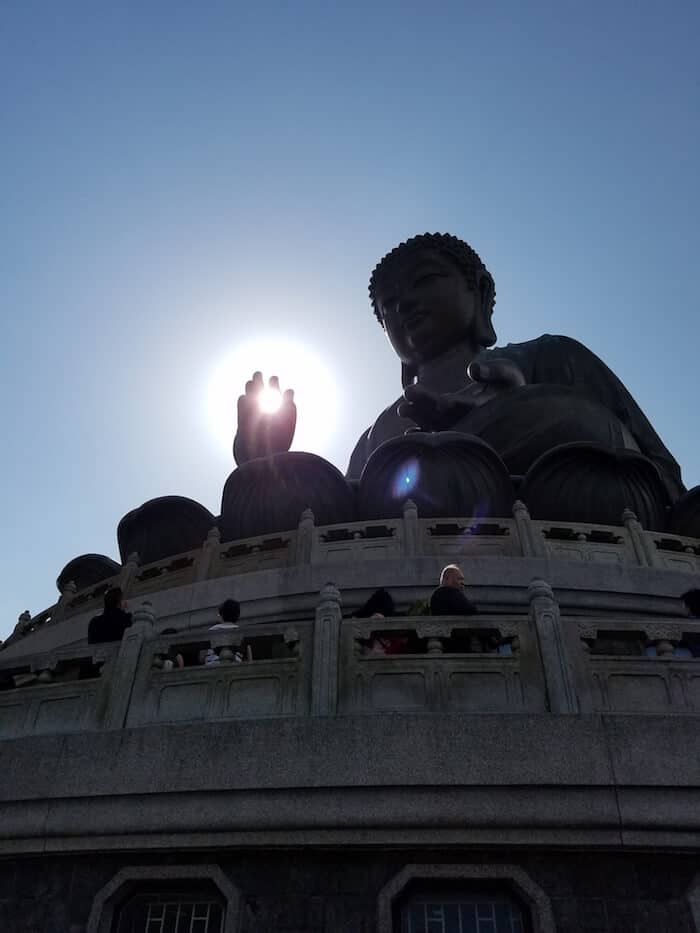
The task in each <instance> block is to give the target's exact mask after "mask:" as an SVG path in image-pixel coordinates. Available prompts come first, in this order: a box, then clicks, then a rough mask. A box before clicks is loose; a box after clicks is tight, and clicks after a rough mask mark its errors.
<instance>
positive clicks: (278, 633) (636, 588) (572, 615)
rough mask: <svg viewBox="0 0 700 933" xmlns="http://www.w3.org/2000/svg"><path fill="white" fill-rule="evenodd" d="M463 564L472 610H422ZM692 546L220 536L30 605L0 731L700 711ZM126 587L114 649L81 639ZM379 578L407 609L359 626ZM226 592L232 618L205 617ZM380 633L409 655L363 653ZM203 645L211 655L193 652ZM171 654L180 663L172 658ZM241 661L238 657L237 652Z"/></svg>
mask: <svg viewBox="0 0 700 933" xmlns="http://www.w3.org/2000/svg"><path fill="white" fill-rule="evenodd" d="M454 561H458V562H459V563H460V565H461V566H462V567H463V569H464V571H465V575H466V578H467V582H468V585H469V593H470V597H471V599H472V600H473V601H474V602H475V603H476V605H477V607H478V610H479V612H478V614H477V615H476V616H473V617H469V618H464V619H463V618H460V617H455V616H451V617H444V618H438V617H434V616H426V615H417V614H412V612H415V606H416V604H417V603H420V601H422V600H425V599H426V598H427V597H428V596H429V594H430V592H431V590H432V589H433V587H434V586H435V585H436V581H437V578H438V575H439V572H440V569H441V567H442V566H443V565H444V564H446V563H450V562H454ZM698 572H700V540H698V539H693V538H684V537H680V536H678V535H670V534H666V533H661V532H650V531H646V530H644V529H643V528H642V527H641V525H640V523H639V522H638V520H637V519H636V517H635V515H634V514H633V513H631V512H629V511H626V512H625V513H624V515H623V516H622V519H621V524H620V525H619V526H618V525H615V526H612V525H605V526H603V525H583V524H567V523H563V522H550V521H535V520H533V519H531V517H530V515H529V514H528V511H527V508H526V507H525V506H524V505H523V503H521V502H516V503H515V505H514V508H513V514H512V516H511V517H509V518H503V519H497V518H489V519H485V520H477V519H473V518H454V519H424V518H420V517H419V515H418V513H417V510H416V508H415V506H414V505H413V503H412V502H410V501H409V502H407V503H406V505H405V507H404V509H403V515H402V517H401V518H398V519H387V520H382V521H363V522H354V523H350V524H336V525H327V526H316V525H315V523H314V517H313V514H312V513H311V512H310V511H308V510H307V511H306V512H304V513H303V514H302V516H301V518H300V520H299V524H298V527H297V528H296V530H293V531H289V532H284V533H279V534H274V535H264V536H258V537H255V538H247V539H245V540H238V541H233V542H226V543H222V542H221V541H220V539H219V532H218V530H217V529H216V528H213V529H212V530H211V531H210V532H209V534H208V535H207V538H206V540H205V541H204V542H203V544H202V546H201V547H200V548H198V549H196V550H191V551H188V552H186V553H182V554H177V555H174V556H169V557H168V558H166V559H163V560H161V561H157V562H154V563H151V564H147V565H141V564H140V563H139V558H138V555H136V554H132V555H130V557H129V558H128V560H127V561H126V562H125V563H124V565H123V566H121V567H120V568H119V572H118V573H116V574H115V575H114V576H112V577H110V578H108V579H104V580H101V581H100V582H99V583H98V584H96V585H92V586H90V587H87V588H84V589H82V590H81V591H76V587H75V584H74V583H73V582H72V581H70V580H68V581H66V582H65V583H64V584H63V591H62V593H61V597H60V599H59V600H58V602H57V603H56V605H55V606H53V607H51V608H50V609H47V610H45V611H44V612H41V613H39V614H37V615H35V616H33V617H29V616H28V614H23V616H22V617H20V621H19V623H18V626H17V629H16V630H15V633H14V634H13V635H12V636H11V637H10V638H9V639H8V640H7V642H5V644H4V646H3V648H2V650H1V651H0V676H1V677H2V684H3V690H2V691H1V692H0V737H3V738H13V737H20V736H23V735H31V734H41V733H51V732H74V731H86V730H99V729H105V728H122V727H125V726H137V725H146V724H150V723H166V722H187V721H193V720H201V719H250V718H255V719H258V718H270V717H285V716H286V717H288V716H309V715H326V716H327V715H336V714H357V713H359V714H362V713H366V714H371V713H386V712H416V711H418V712H427V713H436V714H437V713H443V714H444V713H450V712H462V713H469V712H472V713H499V712H500V713H506V712H523V713H547V712H553V713H587V712H590V713H595V712H617V713H626V712H634V713H645V712H646V713H666V714H692V713H698V712H700V659H698V658H697V657H694V656H693V652H692V651H690V650H688V648H687V645H688V644H689V643H693V644H694V643H696V639H698V638H700V622H699V621H696V620H694V619H690V618H688V616H687V613H686V610H685V607H684V604H683V603H682V601H681V600H680V598H679V597H680V595H681V594H682V593H684V592H686V591H687V590H689V589H691V588H692V587H693V586H694V583H695V581H696V580H697V575H698ZM115 584H118V585H120V586H121V587H122V589H123V591H124V594H125V596H126V597H127V598H128V600H129V602H130V607H131V609H132V611H133V612H134V624H133V626H132V627H131V628H130V629H129V630H127V632H126V634H125V636H124V638H123V640H122V642H121V643H116V644H107V645H88V644H87V625H88V622H89V619H90V618H91V617H92V616H93V615H95V614H97V613H98V612H99V611H100V609H101V605H102V596H103V593H104V591H105V590H106V588H107V587H108V586H110V585H115ZM378 587H385V588H387V589H389V590H390V591H391V593H392V595H393V597H394V600H395V603H396V606H397V611H398V615H396V616H393V617H391V618H390V619H358V618H353V617H352V614H353V612H354V611H356V610H357V609H358V607H359V606H361V605H362V604H363V603H364V602H365V601H366V599H367V598H368V596H369V595H370V594H371V593H372V592H373V591H374V590H375V589H376V588H378ZM230 596H235V598H237V599H238V600H239V601H240V603H241V609H242V612H241V621H240V626H239V627H238V628H236V629H230V630H222V629H212V628H211V627H212V626H213V625H214V624H215V623H216V622H217V621H218V619H217V616H216V607H217V606H218V605H219V604H220V602H222V601H223V599H225V598H227V597H230ZM377 632H380V633H389V634H391V633H394V634H396V635H400V636H401V638H402V639H404V642H405V644H406V646H407V647H406V650H405V651H402V652H401V653H397V654H392V655H380V654H376V653H374V652H373V651H372V650H370V646H371V644H372V640H373V638H374V636H375V634H376V633H377ZM209 649H210V657H211V656H212V652H213V654H214V655H216V658H215V663H214V664H211V665H203V664H201V663H200V662H201V659H202V653H203V652H206V651H207V650H209ZM177 655H180V656H181V657H182V658H183V659H184V666H183V667H178V666H177V665H175V666H173V665H172V663H169V660H170V659H172V658H173V657H175V656H177ZM240 657H242V658H243V661H242V663H241V662H238V661H237V659H238V658H240Z"/></svg>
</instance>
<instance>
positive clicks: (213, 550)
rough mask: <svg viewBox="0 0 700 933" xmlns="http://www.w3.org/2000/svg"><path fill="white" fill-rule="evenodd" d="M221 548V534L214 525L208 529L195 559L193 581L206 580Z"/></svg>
mask: <svg viewBox="0 0 700 933" xmlns="http://www.w3.org/2000/svg"><path fill="white" fill-rule="evenodd" d="M220 546H221V532H220V531H219V529H218V528H217V527H216V525H214V527H213V528H210V529H209V531H208V533H207V537H206V539H205V541H204V544H203V545H202V548H201V550H200V552H199V554H198V555H197V557H196V559H195V566H194V580H195V583H199V582H200V581H201V580H208V579H209V576H210V574H211V568H212V564H213V563H215V561H216V559H217V558H218V556H219V547H220Z"/></svg>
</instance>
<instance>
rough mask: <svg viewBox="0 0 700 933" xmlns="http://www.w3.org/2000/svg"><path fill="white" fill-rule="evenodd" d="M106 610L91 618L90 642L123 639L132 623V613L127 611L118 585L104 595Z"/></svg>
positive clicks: (90, 643) (97, 642) (89, 628)
mask: <svg viewBox="0 0 700 933" xmlns="http://www.w3.org/2000/svg"><path fill="white" fill-rule="evenodd" d="M104 601H105V602H104V604H105V607H104V612H103V613H102V615H99V616H95V617H94V618H93V619H90V624H89V625H88V644H89V645H96V644H100V643H101V642H106V641H121V639H122V635H123V634H124V632H125V631H126V629H128V628H129V626H130V625H131V613H130V612H125V606H126V603H125V602H124V596H123V593H122V591H121V589H120V587H118V586H113V587H110V589H108V590H107V592H106V593H105V596H104Z"/></svg>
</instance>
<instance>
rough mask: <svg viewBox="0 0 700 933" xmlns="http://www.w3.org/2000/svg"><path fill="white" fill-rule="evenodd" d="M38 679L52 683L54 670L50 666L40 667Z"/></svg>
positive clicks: (40, 681) (42, 682) (41, 682)
mask: <svg viewBox="0 0 700 933" xmlns="http://www.w3.org/2000/svg"><path fill="white" fill-rule="evenodd" d="M36 679H37V681H38V682H39V683H40V684H50V683H51V681H52V680H53V671H52V670H51V668H50V667H41V668H39V669H38V673H37V678H36Z"/></svg>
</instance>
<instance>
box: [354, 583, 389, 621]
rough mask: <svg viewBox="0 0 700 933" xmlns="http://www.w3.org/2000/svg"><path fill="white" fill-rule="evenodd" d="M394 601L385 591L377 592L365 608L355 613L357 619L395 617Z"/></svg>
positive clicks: (362, 607)
mask: <svg viewBox="0 0 700 933" xmlns="http://www.w3.org/2000/svg"><path fill="white" fill-rule="evenodd" d="M395 612H396V610H395V608H394V600H393V599H392V596H391V593H389V592H387V590H385V589H380V590H375V591H374V593H372V595H371V596H370V598H369V599H368V600H367V602H366V603H365V604H364V606H360V608H359V609H358V610H357V612H356V613H355V618H356V619H388V618H391V616H393V615H395Z"/></svg>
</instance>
